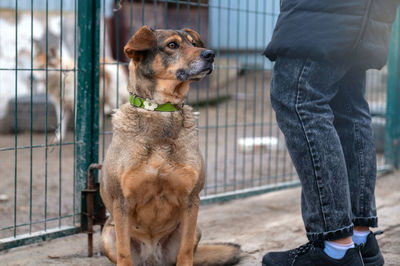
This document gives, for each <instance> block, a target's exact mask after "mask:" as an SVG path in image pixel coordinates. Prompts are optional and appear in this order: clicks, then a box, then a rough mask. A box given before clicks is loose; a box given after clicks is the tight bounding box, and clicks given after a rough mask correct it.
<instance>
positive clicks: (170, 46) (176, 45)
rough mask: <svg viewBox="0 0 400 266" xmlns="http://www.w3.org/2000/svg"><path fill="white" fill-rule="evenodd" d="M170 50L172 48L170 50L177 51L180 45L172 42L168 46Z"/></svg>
mask: <svg viewBox="0 0 400 266" xmlns="http://www.w3.org/2000/svg"><path fill="white" fill-rule="evenodd" d="M168 48H170V49H176V48H178V44H176V42H170V43H169V44H168Z"/></svg>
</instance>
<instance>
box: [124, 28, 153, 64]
mask: <svg viewBox="0 0 400 266" xmlns="http://www.w3.org/2000/svg"><path fill="white" fill-rule="evenodd" d="M155 46H156V36H155V35H154V31H153V30H152V29H151V28H149V27H148V26H143V27H142V28H140V30H138V31H137V32H136V33H135V35H133V37H132V38H131V39H130V40H129V42H128V43H127V44H126V45H125V47H124V52H125V54H126V56H127V57H129V58H132V59H134V60H136V59H138V53H140V52H144V51H148V50H151V49H152V48H153V47H155Z"/></svg>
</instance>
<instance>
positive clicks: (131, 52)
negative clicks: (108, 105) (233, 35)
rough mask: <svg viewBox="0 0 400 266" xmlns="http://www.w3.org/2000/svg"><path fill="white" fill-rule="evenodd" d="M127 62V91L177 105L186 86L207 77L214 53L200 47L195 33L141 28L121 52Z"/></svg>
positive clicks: (201, 43)
mask: <svg viewBox="0 0 400 266" xmlns="http://www.w3.org/2000/svg"><path fill="white" fill-rule="evenodd" d="M124 51H125V54H126V55H127V56H128V57H129V58H131V63H130V65H129V70H130V71H129V72H130V90H131V91H132V92H134V93H137V94H139V95H140V96H142V97H148V98H154V99H155V100H156V101H157V102H165V101H169V102H173V103H176V102H179V101H182V99H183V97H184V96H185V95H186V93H187V89H188V87H189V83H190V82H191V81H197V80H200V79H202V78H204V77H205V76H206V75H208V74H210V73H211V72H212V71H213V69H214V64H213V63H214V57H215V53H214V51H212V50H207V49H205V48H204V47H203V42H202V41H201V40H200V36H199V34H198V33H197V32H195V31H193V30H191V29H183V30H152V29H151V28H149V27H147V26H144V27H142V28H141V29H140V30H139V31H138V32H136V34H135V35H134V36H133V37H132V38H131V39H130V40H129V42H128V43H127V44H126V45H125V48H124Z"/></svg>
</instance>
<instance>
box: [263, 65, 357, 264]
mask: <svg viewBox="0 0 400 266" xmlns="http://www.w3.org/2000/svg"><path fill="white" fill-rule="evenodd" d="M349 69H350V67H348V66H344V65H343V66H341V65H334V64H330V63H328V62H325V63H323V62H316V61H312V60H308V59H293V58H278V60H277V61H276V63H275V66H274V73H273V78H272V82H271V104H272V107H273V108H274V110H275V112H276V119H277V122H278V125H279V127H280V129H281V130H282V132H283V134H284V135H285V140H286V144H287V148H288V151H289V154H290V156H291V158H292V161H293V164H294V166H295V167H296V171H297V173H298V175H299V178H300V181H301V184H302V201H301V207H302V216H303V221H304V224H305V227H306V231H307V237H308V238H309V239H310V242H309V243H308V244H306V245H303V246H301V247H298V248H296V249H293V250H288V251H282V252H269V253H267V254H266V255H264V257H263V261H262V265H264V266H272V265H274V266H276V265H282V266H283V265H296V266H301V265H321V266H322V265H324V266H327V265H328V266H329V265H332V266H336V265H353V266H355V265H363V262H362V259H361V256H360V253H359V250H358V247H356V248H355V247H354V244H353V242H352V239H351V235H352V233H353V223H352V211H351V202H350V190H349V183H348V177H347V168H346V161H345V157H344V154H343V149H342V145H341V142H340V138H339V136H338V133H337V132H336V129H335V127H334V125H333V123H334V113H333V111H332V108H331V106H330V102H331V100H332V99H333V98H334V97H335V96H336V94H337V93H338V90H339V87H338V86H337V85H338V84H339V83H340V81H341V80H342V78H343V77H344V76H345V75H346V73H347V71H348V70H349ZM327 240H331V241H334V242H327ZM323 241H325V242H323Z"/></svg>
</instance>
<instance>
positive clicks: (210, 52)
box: [200, 50, 215, 63]
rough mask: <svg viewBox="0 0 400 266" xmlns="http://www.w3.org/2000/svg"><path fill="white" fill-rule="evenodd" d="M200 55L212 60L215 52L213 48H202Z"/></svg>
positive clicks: (209, 60)
mask: <svg viewBox="0 0 400 266" xmlns="http://www.w3.org/2000/svg"><path fill="white" fill-rule="evenodd" d="M200 56H201V57H202V58H204V59H205V60H207V61H208V62H210V63H212V62H214V57H215V52H214V51H213V50H204V51H203V52H201V54H200Z"/></svg>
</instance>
